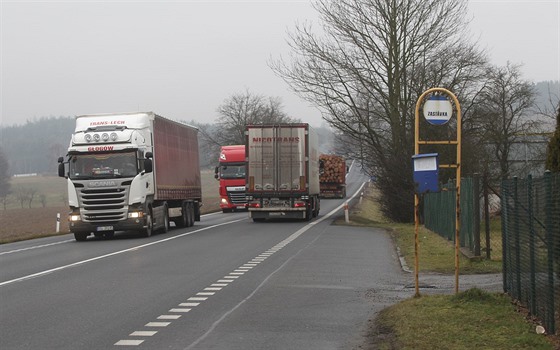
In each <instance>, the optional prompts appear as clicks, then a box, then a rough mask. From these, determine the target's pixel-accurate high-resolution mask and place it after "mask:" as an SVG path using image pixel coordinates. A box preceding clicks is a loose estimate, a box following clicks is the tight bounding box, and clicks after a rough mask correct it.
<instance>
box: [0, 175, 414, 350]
mask: <svg viewBox="0 0 560 350" xmlns="http://www.w3.org/2000/svg"><path fill="white" fill-rule="evenodd" d="M364 180H365V178H364V176H363V175H360V174H359V172H358V171H354V170H352V171H351V172H350V173H349V176H348V180H347V182H348V196H349V197H350V196H352V195H353V194H354V193H356V191H358V192H359V186H361V185H362V184H363V181H364ZM343 203H344V201H343V200H322V201H321V212H320V215H319V217H318V218H317V219H314V220H312V221H311V222H302V221H267V222H263V223H254V222H252V221H251V220H250V219H249V218H248V215H247V213H232V214H222V213H219V214H210V215H206V216H203V218H202V221H201V222H197V223H196V225H195V226H194V227H191V228H187V229H174V230H171V231H170V232H168V233H166V234H159V235H155V236H152V237H150V238H139V237H135V236H133V235H126V234H117V235H116V236H115V239H112V240H97V239H93V238H90V239H89V240H88V241H87V242H76V241H74V239H73V236H70V235H65V236H59V237H51V238H45V239H36V240H31V241H26V242H19V243H13V244H5V245H1V246H0V348H2V349H122V348H134V349H352V348H357V347H360V346H361V345H362V344H364V343H365V342H367V339H366V337H365V336H366V332H367V327H368V320H369V319H370V318H371V317H372V316H373V315H374V313H375V312H377V311H379V310H380V309H382V308H383V307H385V306H386V305H388V304H391V303H393V302H395V301H397V300H399V299H402V298H404V297H408V296H411V295H412V294H413V289H406V288H404V286H405V285H406V284H410V275H409V274H405V273H403V272H402V270H401V268H400V265H399V260H398V257H397V255H396V251H395V248H394V246H393V244H392V242H391V239H390V237H389V235H388V234H386V233H385V232H383V231H381V230H376V229H371V228H353V227H347V226H335V225H331V222H332V220H333V218H334V216H336V215H343V211H342V205H343Z"/></svg>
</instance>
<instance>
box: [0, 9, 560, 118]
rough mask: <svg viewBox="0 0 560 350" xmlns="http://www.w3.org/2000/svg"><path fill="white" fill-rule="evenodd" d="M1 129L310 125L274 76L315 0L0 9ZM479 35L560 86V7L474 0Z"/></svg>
mask: <svg viewBox="0 0 560 350" xmlns="http://www.w3.org/2000/svg"><path fill="white" fill-rule="evenodd" d="M0 2H1V6H0V23H1V24H0V26H1V28H0V29H1V43H0V50H1V62H0V63H1V86H0V88H1V100H0V105H1V116H0V118H1V123H2V125H4V126H6V125H13V124H22V123H25V122H26V121H27V120H33V119H34V118H41V117H48V116H74V115H80V114H90V113H106V112H127V111H138V110H141V111H154V112H156V113H158V114H160V115H163V116H167V117H169V118H172V119H182V120H187V121H190V120H196V121H199V122H208V123H211V122H214V121H215V119H216V117H217V112H216V109H217V108H218V106H219V105H220V104H222V103H223V102H224V100H225V99H227V98H228V97H230V96H231V95H233V94H236V93H243V92H245V90H249V91H250V92H251V93H253V94H259V95H264V96H272V97H280V98H281V99H282V102H283V105H284V109H285V111H286V112H287V113H288V114H289V115H291V116H293V117H296V118H300V119H301V120H302V121H304V122H309V123H311V124H312V125H316V126H318V125H320V124H321V116H320V113H319V112H318V111H317V110H316V109H314V108H313V107H311V106H309V104H308V103H307V102H305V101H303V100H301V99H300V98H299V97H297V96H296V95H295V94H293V93H292V92H290V90H289V89H288V86H287V85H286V83H285V82H284V81H283V80H282V79H280V78H279V77H277V76H276V75H275V74H274V73H273V72H272V71H271V69H270V68H269V67H268V62H269V61H270V59H271V58H274V59H276V58H278V57H280V55H283V56H284V57H287V56H288V55H289V51H288V50H289V48H288V45H287V44H286V38H287V34H286V33H287V32H288V31H289V30H292V29H293V27H294V24H295V22H296V21H300V22H301V21H304V20H310V21H313V22H315V23H317V16H316V13H315V11H314V10H313V8H312V7H311V5H310V1H307V0H299V1H298V0H291V1H290V0H284V1H282V0H277V1H272V0H254V1H234V0H232V1H226V0H224V1H204V0H201V1H187V0H184V1H181V0H176V1H87V0H81V1H80V0H75V1H41V0H35V1H26V0H15V1H7V0H0ZM469 7H470V12H471V13H470V16H472V17H473V19H472V22H471V26H470V30H471V32H472V33H473V38H476V39H477V41H478V42H479V44H480V46H481V48H485V49H487V50H488V52H489V54H490V57H491V59H492V62H493V63H495V64H498V65H505V64H506V62H507V61H510V62H512V63H522V64H524V66H523V68H522V72H523V74H524V78H525V79H528V80H531V81H535V82H538V81H543V80H560V0H541V1H538V0H526V1H520V0H508V1H506V0H503V1H497V0H496V1H491V0H490V1H489V0H470V2H469Z"/></svg>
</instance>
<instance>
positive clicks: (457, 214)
mask: <svg viewBox="0 0 560 350" xmlns="http://www.w3.org/2000/svg"><path fill="white" fill-rule="evenodd" d="M434 92H440V93H444V94H446V95H447V96H449V97H451V99H452V100H453V102H454V104H455V107H456V114H457V139H456V140H454V141H453V140H431V141H425V140H420V120H419V119H420V118H419V114H420V105H421V104H422V103H423V101H424V98H425V97H426V96H427V95H428V94H432V93H434ZM461 123H462V121H461V105H460V104H459V100H458V99H457V97H456V96H455V95H454V94H453V93H452V92H451V91H449V90H447V89H444V88H432V89H428V90H426V91H425V92H424V93H423V94H422V95H420V97H419V98H418V100H417V102H416V110H415V113H414V154H415V155H418V154H420V145H456V146H457V160H456V163H455V164H440V165H439V167H440V168H456V181H457V183H456V193H457V196H456V203H455V293H459V240H460V230H461ZM419 202H420V199H419V196H418V194H416V193H415V194H414V236H415V237H414V260H415V261H414V275H415V287H416V295H417V296H418V295H420V292H419V286H418V268H419V266H418V265H419V263H418V261H419V258H418V256H419V254H418V226H419V215H418V207H419V205H420V203H419Z"/></svg>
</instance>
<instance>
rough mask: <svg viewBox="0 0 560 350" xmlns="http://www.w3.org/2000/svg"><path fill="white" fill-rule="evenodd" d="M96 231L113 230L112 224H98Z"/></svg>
mask: <svg viewBox="0 0 560 350" xmlns="http://www.w3.org/2000/svg"><path fill="white" fill-rule="evenodd" d="M97 231H113V226H99V227H98V228H97Z"/></svg>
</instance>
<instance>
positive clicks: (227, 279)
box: [0, 185, 363, 349]
mask: <svg viewBox="0 0 560 350" xmlns="http://www.w3.org/2000/svg"><path fill="white" fill-rule="evenodd" d="M362 187H363V185H362ZM360 190H361V188H360V189H358V191H357V192H356V193H355V194H354V196H352V197H351V199H352V198H354V197H355V196H356V195H357V193H358V192H359V191H360ZM343 206H344V204H341V205H340V206H338V207H337V208H335V209H334V210H332V211H331V212H329V213H328V214H327V215H325V216H323V217H322V218H320V219H317V220H316V221H314V222H312V223H309V224H307V225H306V226H304V227H302V228H301V229H299V230H298V231H296V232H295V233H293V234H292V235H290V236H289V237H288V238H286V239H285V240H283V241H282V242H280V243H278V244H277V245H276V246H274V247H273V248H271V249H269V250H267V252H266V253H263V254H260V255H259V256H258V257H256V258H254V259H253V260H251V261H249V262H248V263H247V264H244V265H243V266H241V267H240V268H238V269H236V270H235V272H232V273H230V274H229V275H228V276H225V277H224V278H223V279H220V280H218V281H217V282H218V283H214V284H212V285H211V286H212V287H207V288H204V290H216V291H219V290H221V289H222V288H213V287H222V286H227V284H224V283H231V282H233V281H234V280H235V279H236V278H239V277H240V276H235V275H243V274H245V272H249V271H250V269H252V268H253V267H255V266H257V264H259V263H261V262H263V261H264V260H266V259H267V258H268V257H270V256H271V255H273V254H274V253H276V252H277V251H279V250H280V249H282V248H283V247H285V246H286V245H288V244H289V243H291V242H292V241H293V240H295V239H296V238H298V237H299V236H301V235H302V234H303V233H304V232H305V231H307V230H308V229H309V228H311V227H313V226H314V225H316V224H317V223H319V222H321V221H323V220H325V219H327V218H328V217H330V216H332V215H333V214H334V213H335V212H337V211H338V210H340V209H341V208H342V207H343ZM302 250H303V249H302ZM300 251H301V250H300ZM294 256H295V255H294ZM294 256H292V257H291V258H289V259H288V260H287V261H285V262H284V263H283V264H282V265H280V267H279V268H277V269H276V270H275V271H274V272H272V273H271V274H270V275H268V277H266V278H265V279H264V280H263V281H262V282H261V284H260V285H259V286H258V287H257V288H256V289H255V290H254V291H253V292H251V294H249V296H248V297H247V298H245V299H243V300H242V301H241V302H240V303H239V304H237V305H236V306H235V307H233V308H232V309H231V310H229V311H228V312H226V313H225V314H224V315H222V317H220V318H219V319H218V320H217V321H216V322H214V323H213V324H212V326H211V327H210V329H209V330H208V331H207V332H206V333H205V334H203V335H202V336H201V337H199V338H198V339H197V340H196V341H194V342H193V343H192V344H191V345H189V346H188V347H187V348H186V349H192V348H193V347H195V346H196V345H197V344H198V343H200V342H201V341H202V340H204V339H205V338H206V337H207V336H208V335H209V334H210V333H211V332H212V331H213V330H214V329H215V328H216V327H217V325H218V324H219V323H220V322H222V321H223V320H224V319H225V318H226V317H227V316H228V315H229V314H231V313H232V312H234V311H235V310H236V309H237V308H238V307H240V306H241V305H242V304H243V303H245V302H246V301H247V300H249V299H251V298H252V297H253V295H254V294H255V293H256V292H257V291H258V290H259V289H260V288H261V287H262V286H263V285H265V284H266V282H267V281H268V280H269V279H270V278H271V277H272V276H273V275H274V274H276V273H277V272H278V271H280V270H281V269H282V268H283V267H284V266H285V265H286V264H288V262H290V261H291V260H292V258H293V257H294ZM220 282H221V283H220ZM0 286H1V284H0ZM214 294H216V293H215V292H199V293H197V294H196V295H214ZM207 299H208V298H207V297H190V298H189V299H188V300H189V301H204V300H207ZM198 305H200V303H192V302H191V303H181V304H179V306H183V307H184V306H190V307H195V306H198ZM190 310H191V309H190V308H189V309H181V308H174V309H171V310H169V312H189V311H190ZM178 317H179V316H177V318H178ZM158 319H173V315H161V316H159V317H158ZM170 323H171V322H150V323H148V324H146V325H145V327H166V326H168V325H169V324H170ZM143 332H144V331H137V332H134V333H133V334H136V335H138V334H142V333H143ZM145 333H149V332H145ZM154 334H155V333H154ZM141 342H142V341H140V342H139V343H134V340H120V341H119V342H117V343H116V344H115V345H140V344H141Z"/></svg>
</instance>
